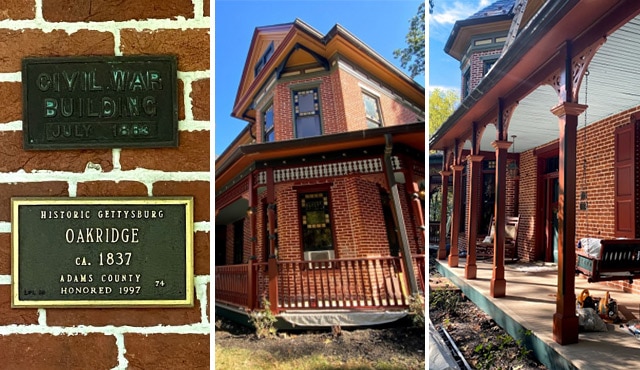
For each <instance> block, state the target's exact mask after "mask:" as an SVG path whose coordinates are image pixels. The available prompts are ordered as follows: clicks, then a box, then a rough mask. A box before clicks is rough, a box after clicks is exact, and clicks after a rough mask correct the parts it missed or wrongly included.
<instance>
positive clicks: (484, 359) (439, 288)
mask: <svg viewBox="0 0 640 370" xmlns="http://www.w3.org/2000/svg"><path fill="white" fill-rule="evenodd" d="M429 266H430V269H429V283H430V284H429V286H430V289H429V294H430V299H429V317H430V318H431V321H432V322H433V324H434V326H436V328H439V327H441V326H442V327H444V328H445V329H446V331H447V332H448V333H449V334H450V335H451V337H452V338H453V340H454V341H455V342H456V345H457V346H458V348H459V349H460V351H461V352H462V354H463V356H464V358H465V359H466V361H467V362H468V363H469V364H470V365H471V366H472V367H473V368H476V369H546V367H545V366H544V365H542V364H541V363H539V362H538V361H537V360H536V359H535V358H534V357H533V355H532V354H531V353H530V352H529V351H528V350H526V349H525V348H524V347H523V346H521V345H520V343H519V342H518V341H516V340H514V339H513V338H512V337H511V336H509V334H507V333H506V332H505V331H504V330H503V329H502V328H501V327H500V326H498V324H496V322H495V321H494V320H493V319H492V318H491V317H490V316H489V315H487V314H486V313H484V311H482V310H481V309H479V308H478V307H477V306H476V305H475V304H474V303H473V302H471V301H470V300H468V299H466V298H465V297H464V296H463V295H462V294H461V292H460V291H459V290H458V289H455V286H453V284H451V283H448V282H447V280H446V279H445V278H443V277H442V276H441V275H440V274H439V273H438V272H437V271H436V270H435V266H436V263H435V259H433V257H432V256H430V261H429ZM524 334H525V335H527V334H526V333H524Z"/></svg>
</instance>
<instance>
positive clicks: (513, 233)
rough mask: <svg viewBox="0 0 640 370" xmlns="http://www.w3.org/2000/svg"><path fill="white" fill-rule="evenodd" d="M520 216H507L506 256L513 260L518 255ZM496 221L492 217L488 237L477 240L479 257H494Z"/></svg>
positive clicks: (505, 230)
mask: <svg viewBox="0 0 640 370" xmlns="http://www.w3.org/2000/svg"><path fill="white" fill-rule="evenodd" d="M519 221H520V216H515V217H512V216H507V217H506V220H505V227H504V257H505V258H510V259H511V260H512V261H513V260H517V259H518V258H519V257H518V223H519ZM494 223H495V221H494V218H493V217H491V222H490V223H489V232H488V234H487V237H484V238H481V239H478V240H477V242H476V256H477V258H478V259H484V258H491V257H493V238H494V235H495V225H494Z"/></svg>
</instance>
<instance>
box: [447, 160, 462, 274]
mask: <svg viewBox="0 0 640 370" xmlns="http://www.w3.org/2000/svg"><path fill="white" fill-rule="evenodd" d="M451 169H452V170H453V212H451V249H450V250H449V266H450V267H458V262H460V257H459V256H458V234H459V233H460V216H461V213H462V210H461V209H460V206H461V205H462V170H463V169H464V166H463V165H459V164H458V165H453V166H451Z"/></svg>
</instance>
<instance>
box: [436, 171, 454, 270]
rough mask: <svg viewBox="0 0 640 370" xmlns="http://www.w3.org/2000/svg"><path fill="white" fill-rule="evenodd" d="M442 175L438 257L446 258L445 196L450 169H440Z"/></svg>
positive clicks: (447, 194)
mask: <svg viewBox="0 0 640 370" xmlns="http://www.w3.org/2000/svg"><path fill="white" fill-rule="evenodd" d="M440 176H442V204H441V207H440V245H439V246H438V259H439V260H443V259H446V258H447V198H448V197H449V176H451V171H440Z"/></svg>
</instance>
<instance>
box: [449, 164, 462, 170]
mask: <svg viewBox="0 0 640 370" xmlns="http://www.w3.org/2000/svg"><path fill="white" fill-rule="evenodd" d="M451 169H452V170H453V172H460V171H462V170H464V165H463V164H454V165H452V166H451Z"/></svg>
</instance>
